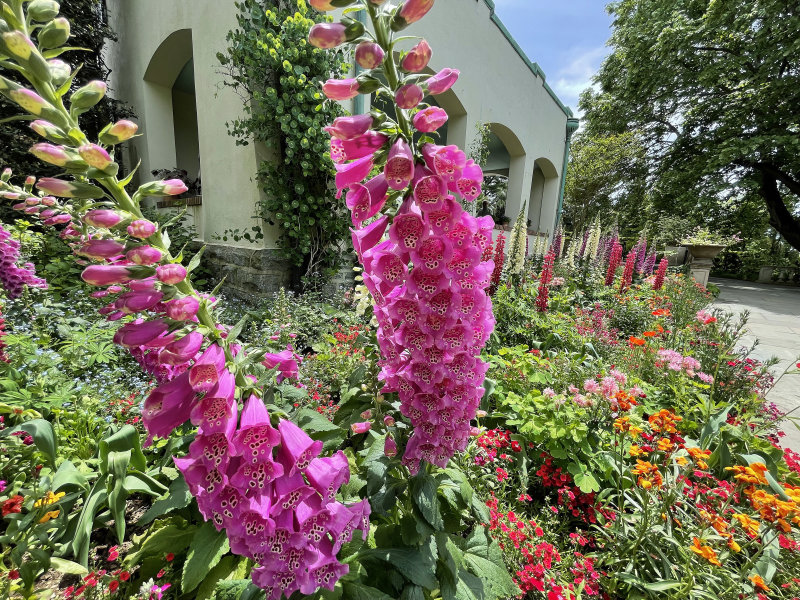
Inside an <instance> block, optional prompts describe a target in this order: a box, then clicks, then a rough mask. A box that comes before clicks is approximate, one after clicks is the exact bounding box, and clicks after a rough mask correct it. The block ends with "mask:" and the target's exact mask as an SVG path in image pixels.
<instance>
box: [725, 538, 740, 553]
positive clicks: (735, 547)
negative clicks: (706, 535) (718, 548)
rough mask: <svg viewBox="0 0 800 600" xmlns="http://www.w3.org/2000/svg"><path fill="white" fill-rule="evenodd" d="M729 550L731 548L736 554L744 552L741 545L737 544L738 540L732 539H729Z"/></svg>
mask: <svg viewBox="0 0 800 600" xmlns="http://www.w3.org/2000/svg"><path fill="white" fill-rule="evenodd" d="M728 548H730V549H731V550H733V551H734V552H741V550H742V547H741V546H740V545H739V544H737V543H736V540H734V539H733V538H732V537H730V538H728Z"/></svg>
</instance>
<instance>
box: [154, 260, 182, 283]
mask: <svg viewBox="0 0 800 600" xmlns="http://www.w3.org/2000/svg"><path fill="white" fill-rule="evenodd" d="M156 277H158V280H159V281H160V282H162V283H166V284H167V285H176V284H178V283H180V282H181V281H183V280H184V279H186V268H185V267H184V266H183V265H178V264H169V265H159V266H158V267H156Z"/></svg>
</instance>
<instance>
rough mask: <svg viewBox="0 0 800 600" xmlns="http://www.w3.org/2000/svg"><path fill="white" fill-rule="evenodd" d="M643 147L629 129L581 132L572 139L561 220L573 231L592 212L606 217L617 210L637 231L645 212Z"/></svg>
mask: <svg viewBox="0 0 800 600" xmlns="http://www.w3.org/2000/svg"><path fill="white" fill-rule="evenodd" d="M644 158H645V156H644V149H643V147H642V145H641V143H640V141H639V139H638V138H637V136H636V135H635V134H634V133H632V132H624V133H619V134H617V133H612V134H608V135H590V134H587V133H586V132H580V133H579V134H578V135H576V136H575V138H574V139H573V142H572V151H571V153H570V162H569V166H568V169H567V182H566V188H565V193H564V196H565V202H564V222H565V225H566V226H567V227H568V228H570V229H573V230H575V231H581V230H583V229H585V228H586V227H588V225H589V224H590V223H591V222H592V221H593V220H594V218H595V216H597V215H600V217H601V219H603V220H604V221H608V220H609V219H608V215H610V214H611V213H617V214H619V215H620V216H621V217H622V223H624V224H625V225H626V226H627V227H629V228H630V229H631V231H629V232H626V233H628V234H631V235H636V234H638V232H639V230H640V229H641V228H642V224H643V219H644V218H646V217H647V212H646V211H643V210H642V207H643V206H645V204H646V202H647V201H648V199H647V194H646V185H645V178H646V176H647V171H646V165H645V164H644Z"/></svg>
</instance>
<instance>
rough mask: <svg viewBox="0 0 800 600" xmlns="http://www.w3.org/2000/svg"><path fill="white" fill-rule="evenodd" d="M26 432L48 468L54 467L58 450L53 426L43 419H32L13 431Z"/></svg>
mask: <svg viewBox="0 0 800 600" xmlns="http://www.w3.org/2000/svg"><path fill="white" fill-rule="evenodd" d="M19 430H22V431H27V432H28V433H29V434H30V435H31V437H32V438H33V443H34V444H36V448H38V449H39V452H41V453H42V454H44V455H45V457H46V458H47V461H48V462H49V463H50V466H51V467H53V468H55V466H56V451H57V449H58V447H57V442H56V435H55V433H54V432H53V426H52V425H50V422H49V421H45V420H44V419H34V420H33V421H28V422H27V423H23V424H22V425H20V426H19V427H17V428H16V429H15V431H19Z"/></svg>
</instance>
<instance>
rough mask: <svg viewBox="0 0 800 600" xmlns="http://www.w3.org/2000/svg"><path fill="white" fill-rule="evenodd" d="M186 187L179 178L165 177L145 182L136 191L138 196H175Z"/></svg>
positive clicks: (185, 189)
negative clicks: (160, 179)
mask: <svg viewBox="0 0 800 600" xmlns="http://www.w3.org/2000/svg"><path fill="white" fill-rule="evenodd" d="M188 189H189V188H188V187H186V184H185V183H183V182H182V181H181V180H180V179H166V180H162V181H151V182H150V183H145V184H144V185H143V186H142V187H140V188H139V191H138V192H137V193H138V194H139V195H140V196H177V195H179V194H183V193H184V192H185V191H187V190H188Z"/></svg>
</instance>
